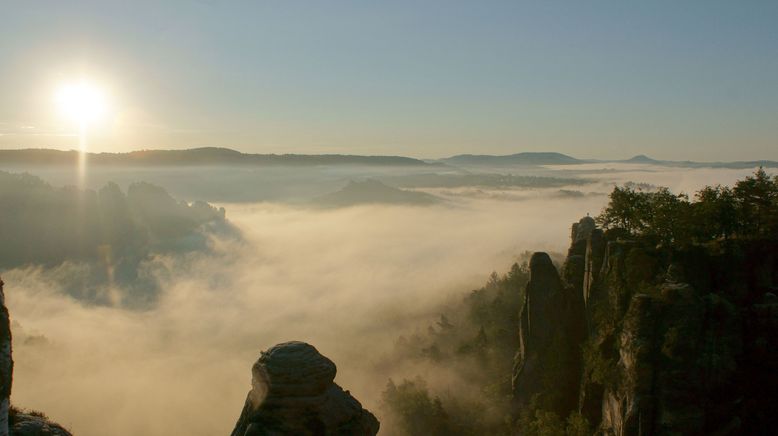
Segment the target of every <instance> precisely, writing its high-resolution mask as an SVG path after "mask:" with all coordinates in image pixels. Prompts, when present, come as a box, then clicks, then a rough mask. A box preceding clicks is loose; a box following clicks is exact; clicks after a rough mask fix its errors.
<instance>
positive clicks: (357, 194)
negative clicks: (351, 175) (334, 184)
mask: <svg viewBox="0 0 778 436" xmlns="http://www.w3.org/2000/svg"><path fill="white" fill-rule="evenodd" d="M439 201H440V199H438V197H435V196H434V195H430V194H427V193H424V192H415V191H406V190H404V189H398V188H393V187H391V186H387V185H384V184H383V183H381V182H379V181H378V180H374V179H367V180H364V181H354V180H351V181H349V183H348V184H347V185H346V186H345V187H343V189H341V190H339V191H337V192H333V193H331V194H327V195H324V196H322V197H319V198H317V199H316V200H314V203H315V204H317V205H319V206H324V207H346V206H356V205H359V204H406V205H418V206H426V205H431V204H435V203H437V202H439Z"/></svg>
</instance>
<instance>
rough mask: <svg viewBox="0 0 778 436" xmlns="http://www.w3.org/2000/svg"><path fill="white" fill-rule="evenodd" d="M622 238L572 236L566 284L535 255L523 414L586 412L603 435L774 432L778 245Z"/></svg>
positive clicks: (524, 337)
mask: <svg viewBox="0 0 778 436" xmlns="http://www.w3.org/2000/svg"><path fill="white" fill-rule="evenodd" d="M615 233H616V232H603V231H601V230H599V229H597V228H596V226H595V225H594V221H593V220H591V218H589V217H586V218H584V219H582V220H581V221H579V222H578V223H576V224H574V225H573V228H572V231H571V246H570V249H569V251H568V256H567V259H566V261H565V264H564V266H563V268H562V275H561V277H560V276H559V275H558V274H557V272H556V269H555V268H554V266H553V265H552V264H551V261H550V259H549V257H548V255H546V254H545V253H535V255H533V257H532V261H531V263H530V271H531V278H530V282H529V284H528V285H527V290H526V296H525V302H524V307H523V308H522V311H521V315H520V318H521V322H520V327H519V336H520V339H521V342H520V348H519V351H518V353H517V356H516V366H515V370H514V377H513V389H514V399H515V402H516V405H517V407H518V409H519V410H518V412H519V413H521V411H523V410H528V409H532V408H542V409H545V410H549V411H553V412H555V413H556V414H557V415H558V416H559V417H561V418H562V419H564V418H566V417H567V416H568V415H569V414H570V413H575V412H577V413H581V414H582V415H583V416H584V417H586V418H587V420H588V422H589V423H590V424H591V425H592V426H593V428H594V429H596V430H597V431H598V432H600V433H602V434H606V435H642V434H710V433H713V432H715V433H716V434H754V433H759V432H763V431H764V429H767V428H775V426H776V425H777V424H778V402H777V401H776V400H775V398H774V392H776V391H778V375H777V374H778V372H777V371H776V368H778V339H776V338H778V297H776V296H775V292H776V290H778V287H776V286H777V285H778V256H776V253H778V243H776V242H775V241H767V240H729V241H719V242H717V243H716V244H711V245H709V246H699V245H698V246H687V247H667V246H665V247H661V246H653V245H648V244H647V243H646V242H645V241H641V240H625V239H622V238H621V237H619V236H620V235H618V234H615ZM621 236H623V233H622V234H621ZM531 400H532V401H531Z"/></svg>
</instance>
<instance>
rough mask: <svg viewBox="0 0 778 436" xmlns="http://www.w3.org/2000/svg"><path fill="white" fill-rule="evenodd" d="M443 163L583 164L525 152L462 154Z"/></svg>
mask: <svg viewBox="0 0 778 436" xmlns="http://www.w3.org/2000/svg"><path fill="white" fill-rule="evenodd" d="M441 161H443V162H445V163H449V164H453V165H457V164H460V165H462V164H464V165H565V164H577V163H582V162H583V161H582V160H580V159H576V158H574V157H571V156H568V155H566V154H562V153H556V152H523V153H516V154H509V155H505V156H492V155H488V154H460V155H456V156H452V157H449V158H445V159H441Z"/></svg>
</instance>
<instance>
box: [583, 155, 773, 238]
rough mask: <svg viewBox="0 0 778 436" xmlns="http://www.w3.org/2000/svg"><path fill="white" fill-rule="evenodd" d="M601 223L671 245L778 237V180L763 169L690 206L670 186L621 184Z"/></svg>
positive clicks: (703, 194) (700, 195)
mask: <svg viewBox="0 0 778 436" xmlns="http://www.w3.org/2000/svg"><path fill="white" fill-rule="evenodd" d="M597 222H598V223H599V224H600V225H601V226H603V227H604V228H606V229H622V230H624V231H626V232H627V233H628V234H630V235H632V236H633V237H638V236H639V237H642V238H645V239H647V240H650V241H654V242H656V243H661V244H665V245H670V244H686V243H690V242H705V241H710V240H714V239H718V238H725V239H727V238H730V237H733V236H736V237H739V238H775V237H776V232H777V231H778V177H773V178H771V177H770V176H769V175H768V174H767V173H766V172H765V171H764V170H763V169H762V168H759V169H758V170H757V171H755V172H754V174H753V176H749V177H746V178H745V179H743V180H740V181H738V182H737V183H736V184H735V186H734V187H733V188H731V189H730V188H726V187H721V186H713V187H711V186H707V187H705V188H703V189H701V190H700V191H698V192H697V194H696V195H695V201H693V202H690V201H689V198H688V196H686V195H685V194H673V193H672V192H670V190H669V189H667V188H658V189H656V190H651V191H649V190H645V189H644V188H643V187H640V186H638V187H635V186H634V185H625V186H622V187H619V186H616V187H615V188H614V189H613V191H612V192H611V194H610V201H609V203H608V205H607V206H606V207H605V209H604V210H603V211H602V213H601V214H600V215H599V216H598V217H597Z"/></svg>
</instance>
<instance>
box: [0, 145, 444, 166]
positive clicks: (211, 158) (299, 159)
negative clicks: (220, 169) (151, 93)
mask: <svg viewBox="0 0 778 436" xmlns="http://www.w3.org/2000/svg"><path fill="white" fill-rule="evenodd" d="M87 161H88V162H89V164H90V165H106V166H111V165H113V166H198V165H200V166H208V165H293V166H312V165H376V166H428V165H430V164H428V163H426V162H424V161H422V160H419V159H414V158H410V157H402V156H358V155H345V154H250V153H241V152H239V151H236V150H232V149H229V148H219V147H203V148H192V149H186V150H140V151H131V152H127V153H88V155H87ZM77 162H78V152H77V151H75V150H70V151H62V150H53V149H20V150H0V164H23V165H75V164H76V163H77Z"/></svg>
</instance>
